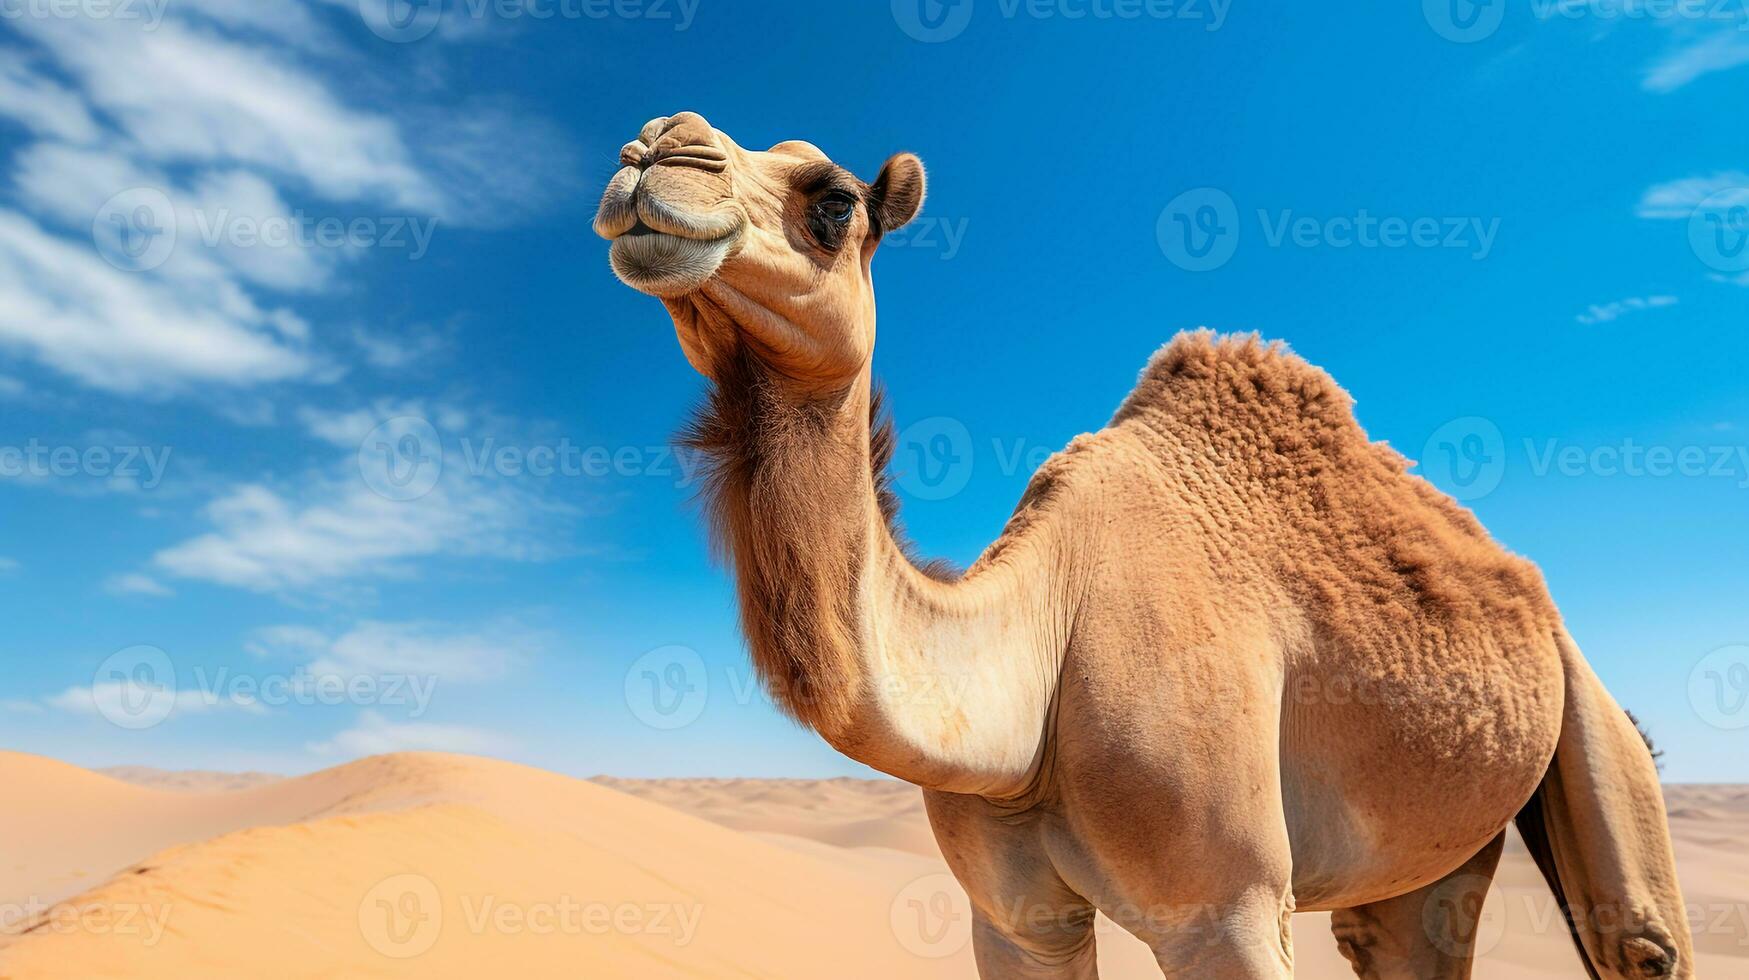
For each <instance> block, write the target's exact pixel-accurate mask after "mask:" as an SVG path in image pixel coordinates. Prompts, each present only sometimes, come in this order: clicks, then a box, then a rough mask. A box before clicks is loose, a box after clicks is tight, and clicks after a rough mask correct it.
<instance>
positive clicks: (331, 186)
mask: <svg viewBox="0 0 1749 980" xmlns="http://www.w3.org/2000/svg"><path fill="white" fill-rule="evenodd" d="M50 20H51V19H49V18H41V19H30V18H26V19H23V20H18V21H15V22H14V23H15V25H16V26H17V27H18V28H19V29H20V30H22V31H23V32H24V33H26V34H28V35H30V36H31V37H32V38H33V39H34V40H35V41H37V42H38V43H39V44H41V45H42V46H43V47H44V48H46V49H47V50H48V51H50V52H51V53H52V54H53V55H54V57H55V60H56V62H57V63H58V64H59V65H60V66H61V67H62V68H63V69H64V70H65V71H66V72H68V73H69V74H71V75H72V76H74V77H75V78H76V79H77V80H78V81H79V82H80V83H81V88H82V90H83V92H84V94H85V97H86V98H87V99H89V100H90V102H92V103H93V104H94V105H96V106H97V107H98V108H100V109H102V110H103V111H104V112H106V113H107V114H108V115H109V116H110V117H111V118H113V119H115V120H116V122H117V123H118V124H119V126H120V127H121V130H122V132H123V133H124V134H125V135H126V136H127V137H129V139H130V141H131V142H132V144H133V145H134V146H136V147H137V148H138V150H139V152H140V153H141V154H142V155H143V156H145V157H146V158H148V159H151V160H154V161H158V162H184V163H208V162H213V161H227V162H229V163H231V164H233V165H236V164H244V165H249V166H251V167H254V168H258V169H260V170H264V171H267V172H270V173H276V174H280V175H283V176H285V177H289V178H292V179H294V180H297V181H299V182H301V183H303V184H305V185H306V186H308V187H310V188H311V189H312V190H314V191H315V192H317V193H319V194H321V195H322V196H323V197H325V198H328V199H330V200H335V201H358V200H373V201H382V202H386V203H390V204H393V205H395V206H399V207H404V208H411V209H414V210H417V211H419V212H420V213H440V212H441V210H442V203H443V199H442V194H441V193H440V192H439V191H438V190H437V189H436V188H435V187H434V186H433V185H432V183H431V182H430V180H429V179H427V177H426V176H425V175H424V174H422V173H421V172H420V171H419V170H418V169H417V167H415V165H414V164H413V162H412V160H411V158H410V154H409V152H408V150H407V147H406V144H405V143H404V142H403V141H402V139H401V133H400V131H399V129H398V127H397V126H396V125H395V123H394V122H393V121H392V120H391V119H389V118H387V117H384V116H380V115H375V114H371V113H367V112H361V111H357V110H354V109H351V108H348V107H347V106H346V105H344V104H343V103H342V102H341V101H340V100H339V99H338V98H337V97H336V96H335V95H334V93H333V92H332V91H331V90H330V89H329V88H328V86H326V85H325V84H323V83H322V82H321V81H320V80H319V79H318V78H317V77H316V76H315V75H313V74H311V73H310V72H308V71H306V70H304V69H302V68H300V67H298V66H297V65H295V64H293V63H291V62H290V61H288V60H286V59H285V58H283V57H281V56H280V55H279V54H278V53H276V52H275V51H274V50H273V49H271V48H269V47H265V46H261V45H252V44H246V43H242V42H239V41H235V40H232V39H230V38H227V37H224V36H222V35H220V34H219V33H217V32H214V31H210V30H207V29H204V28H201V27H198V26H195V25H193V24H189V23H185V22H183V21H180V20H178V19H175V18H171V19H167V20H166V21H165V22H164V23H162V24H160V25H159V26H158V27H157V28H156V29H155V30H151V31H142V30H141V29H140V25H138V24H135V23H131V22H128V21H123V20H115V19H111V20H97V19H90V18H85V19H78V18H74V19H65V18H63V19H55V20H54V21H53V23H50Z"/></svg>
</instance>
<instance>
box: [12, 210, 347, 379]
mask: <svg viewBox="0 0 1749 980" xmlns="http://www.w3.org/2000/svg"><path fill="white" fill-rule="evenodd" d="M0 294H4V295H5V296H6V297H7V301H6V302H5V303H3V304H0V348H4V347H10V348H13V349H14V350H18V351H23V352H25V353H28V354H31V355H33V356H35V357H36V358H38V359H39V360H41V361H42V362H43V363H45V364H48V365H49V366H51V367H53V368H56V369H57V370H60V371H62V372H64V373H66V374H69V375H71V376H73V377H75V378H78V379H79V380H81V381H84V382H86V383H87V384H90V385H93V386H95V387H99V388H106V389H109V390H112V391H118V392H127V393H145V394H163V393H166V392H172V391H179V390H182V389H184V388H186V387H187V386H188V385H190V384H193V383H203V384H216V385H225V386H239V385H248V384H253V383H260V382H266V381H283V380H289V379H294V378H301V377H306V376H309V375H311V374H312V373H313V372H315V370H316V368H317V361H316V359H315V358H314V357H312V355H311V354H310V353H308V352H307V351H306V350H304V349H303V348H302V345H300V344H297V343H295V342H291V341H288V337H287V335H288V334H291V335H295V334H296V333H298V332H299V329H298V327H297V326H295V325H296V324H298V323H299V322H301V321H298V320H297V319H296V318H295V317H292V316H290V314H288V313H286V312H285V311H282V310H264V309H262V308H261V307H259V306H257V305H256V304H255V302H254V301H253V300H251V299H250V298H249V297H248V295H247V294H245V293H244V292H243V291H242V290H241V289H239V288H237V287H236V285H235V284H234V283H231V282H229V281H227V280H223V279H220V280H214V281H209V282H207V283H205V284H204V288H203V285H201V284H184V283H178V282H175V281H168V280H164V279H159V278H154V277H150V276H143V275H139V274H135V273H129V272H124V271H122V270H121V269H118V268H116V267H114V266H112V265H110V264H109V263H107V262H105V261H104V260H103V259H102V258H100V257H99V256H98V255H97V253H96V252H95V251H94V250H93V249H92V248H91V247H90V245H89V244H88V243H87V244H86V245H85V246H84V247H80V246H78V245H75V244H73V243H72V242H70V241H69V240H67V239H64V238H60V237H57V236H54V235H51V234H49V233H48V232H46V231H44V230H43V229H42V227H41V226H39V225H37V224H36V223H35V222H33V221H31V220H30V219H29V218H26V217H25V216H23V215H21V214H17V213H15V212H9V211H5V210H0Z"/></svg>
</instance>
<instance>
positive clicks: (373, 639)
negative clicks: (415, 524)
mask: <svg viewBox="0 0 1749 980" xmlns="http://www.w3.org/2000/svg"><path fill="white" fill-rule="evenodd" d="M540 644H541V640H540V638H539V637H538V636H536V635H535V634H533V633H531V632H529V631H528V630H526V629H524V628H522V627H521V626H520V625H518V624H516V623H513V622H501V623H495V624H492V625H491V626H489V627H484V628H477V629H458V628H456V627H454V626H450V625H446V624H442V623H433V622H406V623H388V622H379V621H375V620H365V621H363V622H360V623H358V624H357V625H355V626H354V627H352V628H351V629H350V630H348V631H346V632H345V633H342V634H340V635H339V636H338V637H333V638H330V637H329V636H328V635H327V634H326V633H323V632H322V631H320V630H317V629H313V628H311V627H306V626H270V627H266V628H264V629H260V630H256V631H254V632H253V633H251V634H250V638H249V640H248V642H247V643H246V644H245V647H244V648H245V649H247V650H248V651H249V652H250V653H253V654H255V655H256V656H259V657H264V658H270V659H271V658H279V657H293V658H296V659H299V660H303V661H305V665H304V666H305V669H306V670H307V671H308V672H309V673H310V674H311V675H312V676H314V677H337V678H340V679H341V680H351V679H353V678H356V677H370V676H375V677H387V676H421V677H423V676H430V677H435V678H438V679H439V680H441V681H443V682H445V683H455V682H465V681H483V680H492V679H494V678H498V677H501V676H503V675H504V674H505V673H506V672H508V671H510V670H511V669H513V668H515V667H516V666H518V665H520V664H522V663H525V662H527V661H528V659H529V658H530V657H531V656H532V655H533V654H534V653H535V651H536V650H537V649H538V648H539V646H540Z"/></svg>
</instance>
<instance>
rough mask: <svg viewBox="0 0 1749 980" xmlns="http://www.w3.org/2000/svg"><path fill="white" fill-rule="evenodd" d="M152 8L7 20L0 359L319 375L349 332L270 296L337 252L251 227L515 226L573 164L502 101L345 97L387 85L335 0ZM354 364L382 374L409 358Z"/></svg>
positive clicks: (252, 382)
mask: <svg viewBox="0 0 1749 980" xmlns="http://www.w3.org/2000/svg"><path fill="white" fill-rule="evenodd" d="M158 13H161V14H162V15H163V20H162V22H161V23H157V22H155V18H154V19H153V20H145V19H142V18H128V17H109V18H100V17H53V18H50V17H34V18H33V17H25V18H12V19H9V21H8V23H9V24H11V25H12V26H13V28H14V31H15V35H16V37H18V38H20V39H22V40H23V42H24V43H23V44H22V45H21V44H17V43H13V44H8V45H7V46H6V52H5V54H6V57H5V59H4V64H3V65H0V115H6V116H10V117H12V118H13V119H15V120H16V121H17V122H18V123H20V124H21V125H22V126H23V127H24V128H25V129H26V130H27V131H29V132H30V133H32V134H34V136H35V137H36V142H34V143H29V144H26V145H25V146H22V147H20V148H19V149H18V150H17V152H16V153H14V154H13V157H12V164H11V165H12V169H13V173H12V181H11V184H12V186H13V187H14V188H15V190H16V193H15V195H14V196H15V200H14V203H13V206H12V207H10V208H8V207H5V206H0V290H4V291H5V293H6V295H7V297H8V303H7V304H5V306H4V307H0V352H3V351H7V350H10V351H12V352H14V353H18V354H21V355H23V356H26V357H30V358H32V359H35V360H37V361H40V362H41V363H43V364H46V365H48V366H50V367H51V368H54V369H56V370H57V371H60V372H61V373H63V374H65V375H67V376H69V377H71V378H74V379H76V380H77V381H79V382H81V383H83V384H86V385H89V386H93V387H97V388H102V389H107V390H110V391H114V392H118V393H123V394H133V395H149V396H154V397H165V396H171V395H180V394H187V393H205V392H211V391H214V390H218V391H221V392H223V391H225V390H230V391H236V390H240V389H246V388H248V387H251V386H256V385H262V384H269V383H277V382H288V381H298V382H324V381H332V380H334V378H335V377H336V376H337V375H338V374H339V373H340V372H339V370H338V369H337V368H336V367H335V364H336V363H337V359H336V358H335V357H332V356H325V355H324V354H323V353H322V350H323V348H324V347H332V346H333V345H334V343H335V342H336V341H340V342H344V341H346V340H348V339H349V338H347V337H345V336H339V337H321V336H318V335H316V332H315V331H312V330H311V329H310V326H309V325H308V323H306V322H305V320H304V319H303V318H302V317H300V316H299V315H298V314H297V313H296V312H295V310H294V309H293V308H292V306H291V304H292V303H293V302H295V300H296V299H297V298H298V297H300V296H307V295H310V294H314V293H319V292H326V291H329V290H332V289H334V288H337V287H338V286H340V285H341V284H340V283H339V282H337V279H338V278H339V273H340V272H341V270H342V269H344V268H345V267H346V265H347V264H348V263H349V262H351V261H353V260H356V259H358V258H359V257H360V255H359V252H360V251H361V247H360V246H359V245H357V244H356V243H355V242H353V241H352V240H350V239H348V240H345V241H340V242H326V243H325V242H322V241H319V240H318V241H317V242H316V243H315V244H312V243H311V241H310V240H309V239H311V238H312V237H313V236H312V235H309V234H298V235H296V236H295V240H294V241H290V242H286V241H283V240H278V239H269V238H268V236H264V235H257V234H254V233H253V231H252V229H257V228H261V227H274V228H300V229H301V228H302V223H305V222H310V221H316V220H320V219H319V218H318V217H315V216H327V217H330V218H333V219H334V220H336V221H348V220H355V219H359V218H361V217H365V216H368V217H369V218H370V219H371V220H373V221H376V222H378V225H377V227H376V229H375V230H374V231H373V233H372V235H371V240H372V244H374V245H376V246H377V247H389V246H388V245H386V244H385V243H386V242H388V241H394V242H400V241H403V240H404V239H405V238H407V237H409V236H406V235H405V234H404V231H403V230H404V229H407V228H412V229H415V230H416V231H422V232H423V234H422V235H420V234H415V235H413V236H410V237H412V238H414V239H418V240H419V241H418V247H417V249H416V250H414V251H409V254H410V255H412V254H423V251H424V248H425V247H426V246H427V245H428V244H429V241H430V238H431V234H432V232H433V231H434V229H435V228H436V223H437V222H442V223H443V224H445V225H475V226H482V227H499V226H503V225H506V224H509V223H511V222H514V221H518V220H522V219H523V218H526V217H528V216H530V215H531V214H535V213H538V212H539V211H540V210H541V209H542V208H543V207H545V206H546V205H547V204H548V203H550V202H552V201H554V200H557V199H560V198H561V197H562V196H563V195H565V194H566V193H567V191H568V189H569V188H570V187H571V186H573V184H574V182H575V181H576V180H577V179H578V177H579V174H580V170H581V168H578V167H576V166H575V165H574V160H573V159H572V151H571V149H570V144H569V142H568V141H567V140H566V139H565V138H564V137H563V135H562V134H560V133H558V132H557V131H556V130H554V129H552V128H551V127H550V126H548V125H546V124H545V123H543V122H542V121H540V120H539V119H537V118H532V117H530V116H528V115H527V114H526V113H524V112H522V111H520V110H519V109H517V108H516V107H515V106H514V105H512V104H510V103H508V102H505V101H494V100H492V99H490V98H488V97H486V96H482V95H474V94H464V95H462V96H460V97H459V99H457V98H445V99H443V101H444V103H445V106H444V109H443V110H442V111H438V110H436V109H433V108H431V107H430V106H429V105H428V104H427V103H426V102H425V101H422V99H424V98H431V97H434V96H436V95H438V94H439V93H438V92H436V91H435V90H433V89H429V88H428V89H421V90H419V91H420V92H421V93H422V94H421V95H417V96H409V97H404V98H397V99H392V100H381V99H373V100H369V102H368V103H367V102H366V100H364V99H360V98H356V97H352V96H350V95H349V93H350V92H353V91H357V90H359V89H361V88H365V87H368V86H369V85H372V84H387V80H383V79H378V80H375V81H366V80H370V79H373V78H374V72H375V71H376V66H375V65H374V63H373V62H372V61H371V60H370V59H369V56H368V55H367V54H366V53H365V52H371V53H380V52H381V51H382V50H384V47H383V46H382V45H381V44H373V45H369V46H366V47H358V46H355V45H354V44H353V43H352V42H350V41H348V40H345V38H347V37H348V36H351V37H354V38H355V39H356V37H357V36H363V37H366V38H368V37H369V33H368V31H366V29H365V21H364V19H363V18H361V17H360V16H359V11H358V8H357V5H356V4H355V3H352V2H350V0H349V2H348V3H346V4H337V5H333V7H332V8H331V9H330V8H323V7H320V6H316V7H311V6H308V5H303V4H296V3H259V2H252V0H181V2H176V3H172V4H170V5H168V7H163V8H161V9H159V10H158ZM423 93H430V94H429V95H425V94H423ZM367 104H368V105H369V107H368V108H367V107H366V105H367ZM306 214H307V215H309V216H310V217H306ZM421 221H423V224H421V223H420V222H421ZM112 226H113V227H112ZM239 229H248V230H245V231H239ZM280 237H281V238H283V236H280ZM111 239H114V241H112V240H111ZM118 243H120V245H122V246H124V247H125V248H126V249H127V250H129V256H128V258H129V259H130V261H119V262H118V261H117V260H116V256H115V254H113V253H114V252H115V251H116V246H117V244H118ZM135 249H138V250H139V252H140V253H143V256H142V254H135V252H134V251H133V250H135ZM133 259H139V261H131V260H133ZM364 354H365V356H366V357H367V358H369V359H370V361H371V362H372V363H374V364H379V365H384V364H386V365H389V366H399V365H400V364H404V363H406V361H407V360H408V359H409V358H411V357H413V356H416V354H417V348H416V347H397V346H395V345H391V344H387V343H378V344H376V345H374V346H372V347H370V348H368V349H365V350H364ZM220 397H223V396H222V395H221V396H220Z"/></svg>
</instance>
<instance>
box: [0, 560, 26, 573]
mask: <svg viewBox="0 0 1749 980" xmlns="http://www.w3.org/2000/svg"><path fill="white" fill-rule="evenodd" d="M23 567H24V566H23V565H21V564H19V562H18V559H16V558H7V557H6V556H4V555H0V575H15V574H17V573H18V570H19V569H21V568H23Z"/></svg>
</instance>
